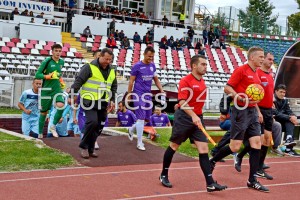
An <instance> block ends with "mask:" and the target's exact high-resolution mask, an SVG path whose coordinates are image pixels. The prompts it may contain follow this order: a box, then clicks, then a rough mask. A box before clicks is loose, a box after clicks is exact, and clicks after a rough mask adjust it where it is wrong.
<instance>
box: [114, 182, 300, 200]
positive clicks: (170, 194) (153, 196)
mask: <svg viewBox="0 0 300 200" xmlns="http://www.w3.org/2000/svg"><path fill="white" fill-rule="evenodd" d="M287 185H300V182H291V183H277V184H269V185H265V186H266V187H277V186H287ZM242 189H248V188H247V187H233V188H227V189H226V191H227V190H242ZM206 192H207V191H206V190H200V191H190V192H177V193H168V194H158V195H149V196H140V197H131V198H121V199H118V200H131V199H150V198H159V197H173V196H179V195H190V194H199V193H206ZM221 192H224V191H221Z"/></svg>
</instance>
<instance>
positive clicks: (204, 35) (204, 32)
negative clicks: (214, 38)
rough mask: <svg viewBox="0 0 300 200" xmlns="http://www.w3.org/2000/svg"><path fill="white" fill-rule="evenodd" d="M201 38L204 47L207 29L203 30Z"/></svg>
mask: <svg viewBox="0 0 300 200" xmlns="http://www.w3.org/2000/svg"><path fill="white" fill-rule="evenodd" d="M202 36H203V44H204V46H205V45H206V44H207V38H208V33H207V28H205V29H204V30H203V32H202Z"/></svg>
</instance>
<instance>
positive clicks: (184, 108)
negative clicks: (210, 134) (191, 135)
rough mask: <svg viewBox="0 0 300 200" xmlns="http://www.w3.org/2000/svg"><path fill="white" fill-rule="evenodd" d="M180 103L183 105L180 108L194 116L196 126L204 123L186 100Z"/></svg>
mask: <svg viewBox="0 0 300 200" xmlns="http://www.w3.org/2000/svg"><path fill="white" fill-rule="evenodd" d="M179 104H180V105H181V107H180V109H182V110H183V111H184V112H185V113H186V114H188V115H189V116H190V117H191V118H192V120H193V123H194V124H195V125H196V126H200V125H201V124H202V123H201V120H200V118H199V117H198V115H196V113H195V112H194V111H193V109H192V108H190V107H189V105H188V104H187V102H186V100H180V101H179Z"/></svg>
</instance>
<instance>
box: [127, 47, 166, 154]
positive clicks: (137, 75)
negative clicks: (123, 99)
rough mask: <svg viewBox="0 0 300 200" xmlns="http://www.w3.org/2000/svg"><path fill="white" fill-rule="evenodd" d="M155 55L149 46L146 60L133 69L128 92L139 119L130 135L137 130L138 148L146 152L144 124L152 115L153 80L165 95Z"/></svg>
mask: <svg viewBox="0 0 300 200" xmlns="http://www.w3.org/2000/svg"><path fill="white" fill-rule="evenodd" d="M154 53H155V51H154V49H153V47H151V46H148V47H147V48H146V49H145V51H144V59H143V60H142V61H139V62H137V63H136V64H135V65H134V66H133V67H132V69H131V76H130V79H129V85H128V91H127V92H128V96H127V100H129V99H131V98H132V101H133V103H134V112H135V115H136V117H137V122H136V128H134V127H133V128H132V129H129V135H130V136H131V135H132V134H133V132H135V129H136V132H137V148H138V149H139V150H141V151H145V150H146V149H145V146H144V143H143V141H142V136H143V130H144V123H145V121H150V116H151V114H152V106H153V103H152V94H151V85H152V80H154V82H155V85H156V86H157V88H158V89H159V91H160V92H161V93H163V94H164V90H163V88H162V86H161V84H160V81H159V80H158V77H157V74H156V67H155V64H154V63H153V57H154Z"/></svg>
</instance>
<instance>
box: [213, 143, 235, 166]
mask: <svg viewBox="0 0 300 200" xmlns="http://www.w3.org/2000/svg"><path fill="white" fill-rule="evenodd" d="M232 153H233V152H232V151H231V149H230V147H229V145H226V146H224V147H222V148H221V149H220V151H219V152H218V153H217V154H216V155H215V156H214V157H213V158H212V159H211V161H213V162H218V161H220V160H221V159H223V158H225V157H226V156H228V155H230V154H232Z"/></svg>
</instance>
